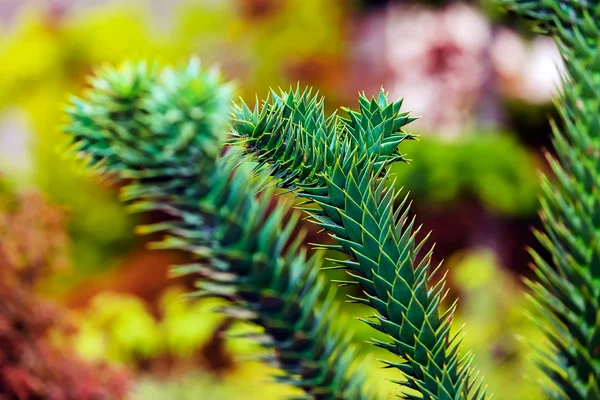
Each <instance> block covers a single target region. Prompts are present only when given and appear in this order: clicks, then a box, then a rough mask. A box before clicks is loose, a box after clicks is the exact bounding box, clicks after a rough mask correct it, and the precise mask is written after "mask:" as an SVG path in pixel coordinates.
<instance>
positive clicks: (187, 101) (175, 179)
mask: <svg viewBox="0 0 600 400" xmlns="http://www.w3.org/2000/svg"><path fill="white" fill-rule="evenodd" d="M91 83H92V87H91V89H89V90H88V93H87V95H86V97H85V98H84V99H74V100H73V101H72V104H71V106H70V107H69V109H68V113H69V125H68V127H67V129H66V131H67V132H68V133H69V134H70V135H71V136H72V142H73V149H74V151H77V152H80V153H82V154H83V155H84V156H85V157H87V158H88V159H89V160H90V164H92V165H93V166H98V167H102V168H103V169H104V170H106V171H108V172H111V173H116V174H117V175H118V176H119V177H121V178H127V179H130V180H131V183H130V184H128V185H127V186H126V187H125V189H124V190H123V198H124V200H125V201H128V202H130V203H131V207H132V209H133V210H135V211H151V210H161V211H163V212H165V213H166V214H167V215H168V216H169V218H168V220H167V221H165V222H161V223H159V224H154V225H150V226H146V227H142V228H141V229H140V230H141V231H142V232H156V231H159V232H165V233H166V234H167V238H166V239H165V240H164V241H163V242H162V243H160V244H159V245H158V247H163V248H165V247H166V248H175V249H182V250H185V251H188V252H190V253H191V254H193V255H194V256H195V257H196V258H197V259H198V263H195V264H192V265H186V266H182V267H179V268H178V269H177V270H176V272H177V273H192V274H195V275H196V276H198V277H199V278H200V280H199V281H198V287H199V290H198V292H197V293H195V294H197V295H211V296H218V297H222V298H225V299H228V300H230V301H231V302H232V306H231V307H227V308H225V309H224V310H223V312H226V313H229V314H232V315H234V316H235V317H237V318H243V319H247V320H250V321H252V322H255V323H257V324H258V325H260V326H262V327H264V329H265V333H266V334H267V335H268V337H267V338H264V339H259V342H260V343H261V344H262V345H263V346H264V347H266V348H269V349H271V348H272V349H273V350H274V359H273V361H274V362H275V363H276V365H277V366H278V367H280V368H281V369H282V370H283V371H284V373H285V374H284V375H282V376H280V377H278V380H280V381H282V382H284V383H287V384H290V385H293V386H296V387H298V388H301V389H303V390H304V391H305V392H306V393H307V395H308V396H309V397H311V398H315V399H367V398H372V397H373V396H372V395H371V394H370V392H369V391H368V390H367V385H366V383H365V379H364V376H363V374H362V373H361V371H360V370H358V371H354V370H351V369H352V367H351V364H352V362H353V356H354V351H353V350H352V348H351V346H349V340H350V339H349V337H348V335H346V334H343V333H342V332H341V330H340V329H336V328H334V327H333V324H334V321H335V320H336V319H335V314H336V313H337V308H336V306H335V304H333V299H334V297H333V293H332V292H331V291H329V290H326V285H325V284H324V282H323V280H322V279H321V278H319V276H318V269H319V266H320V259H319V258H317V257H311V258H307V256H306V253H305V251H304V250H303V249H302V248H301V240H295V241H291V240H290V236H291V234H292V231H293V229H294V226H295V222H296V218H292V219H291V220H289V221H288V222H284V221H285V214H286V208H285V207H284V206H283V205H278V206H275V208H274V209H271V210H270V209H269V205H270V204H271V195H270V192H269V191H267V192H265V193H263V194H262V195H261V196H260V197H257V196H256V195H255V193H256V192H257V191H258V183H256V182H255V181H254V180H252V179H251V176H250V175H249V174H248V173H247V172H245V171H244V170H234V168H233V166H232V164H231V163H227V162H224V161H223V160H222V159H220V158H219V156H220V153H221V152H222V140H221V139H222V138H223V135H224V134H225V133H226V131H225V129H224V126H223V125H224V122H225V119H226V117H227V115H228V110H229V93H230V90H229V87H228V86H227V85H223V84H222V83H221V80H220V78H219V76H218V74H216V73H215V72H210V71H209V72H207V71H204V70H202V69H200V68H199V66H198V64H197V63H195V62H192V63H190V65H189V66H188V67H187V68H185V69H170V68H167V69H165V70H163V71H158V70H157V69H156V68H152V67H149V66H147V65H146V64H144V63H129V64H125V65H123V66H122V67H121V68H119V69H111V68H108V69H106V70H104V71H102V72H101V73H100V74H98V76H97V77H95V78H94V79H93V80H92V81H91Z"/></svg>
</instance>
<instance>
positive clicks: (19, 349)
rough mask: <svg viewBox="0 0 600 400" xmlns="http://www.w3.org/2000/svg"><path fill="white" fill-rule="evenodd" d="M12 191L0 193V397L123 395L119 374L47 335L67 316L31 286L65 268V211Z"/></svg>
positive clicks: (87, 399)
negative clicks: (12, 194)
mask: <svg viewBox="0 0 600 400" xmlns="http://www.w3.org/2000/svg"><path fill="white" fill-rule="evenodd" d="M11 197H12V196H10V195H8V194H0V226H1V227H2V229H1V230H0V398H2V399H23V400H29V399H42V398H43V399H82V400H94V399H99V398H102V399H121V398H123V397H124V396H125V394H126V393H127V390H128V386H129V382H128V377H127V376H126V375H125V374H124V373H122V372H120V371H118V370H116V369H114V368H112V367H110V366H108V365H92V364H87V363H85V362H83V361H82V360H81V359H79V358H78V357H77V356H76V355H74V354H73V353H72V352H70V350H71V349H69V348H62V347H61V346H59V345H58V344H57V343H55V342H54V341H53V340H52V338H53V332H54V331H57V330H60V331H65V330H67V331H68V328H69V327H68V324H67V323H66V318H65V316H64V314H63V313H62V310H61V309H60V308H58V307H55V306H54V305H52V304H51V303H49V302H47V301H45V300H43V299H42V298H40V297H39V296H38V295H37V294H36V293H35V290H34V289H35V287H36V285H37V284H38V283H39V281H40V279H42V278H43V277H44V276H46V275H47V274H48V273H49V272H50V271H52V270H53V269H54V268H57V267H61V266H64V260H65V257H64V256H65V246H66V234H65V231H64V227H63V224H62V222H63V220H64V216H63V213H62V212H60V211H58V210H56V209H55V208H53V207H52V206H50V205H49V204H48V203H46V202H45V201H44V200H43V198H42V197H41V196H40V195H38V194H27V195H21V196H18V198H11ZM67 334H68V333H67Z"/></svg>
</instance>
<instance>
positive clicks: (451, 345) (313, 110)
mask: <svg viewBox="0 0 600 400" xmlns="http://www.w3.org/2000/svg"><path fill="white" fill-rule="evenodd" d="M401 104H402V101H401V100H400V101H398V102H392V103H390V102H388V99H387V96H386V94H385V93H384V92H383V91H382V92H381V93H380V94H379V96H378V97H377V98H376V99H372V100H369V99H367V98H366V97H365V96H364V95H363V96H361V97H360V101H359V105H360V110H359V111H358V112H356V111H350V110H348V109H345V111H346V112H347V113H348V117H341V116H338V115H337V114H333V115H331V116H329V117H327V118H326V117H325V114H324V107H323V99H320V98H319V97H318V96H316V95H312V94H311V92H310V91H300V90H296V91H293V90H291V91H289V92H287V93H286V92H282V93H281V94H277V93H275V92H272V93H271V95H270V97H269V98H268V99H267V100H266V101H265V102H264V103H263V105H262V107H259V106H258V105H256V106H255V107H254V109H252V110H251V109H250V108H249V107H248V106H247V105H246V104H245V103H243V102H242V104H241V105H239V106H237V107H236V108H235V109H234V112H233V117H232V125H233V128H234V138H233V140H232V143H234V144H236V145H241V146H243V147H245V149H246V153H247V154H249V155H254V156H255V158H256V160H257V161H258V167H257V168H256V170H257V172H267V173H269V174H270V175H271V176H273V177H274V178H275V179H276V184H277V185H278V186H280V187H283V188H287V189H292V190H295V191H296V193H297V194H298V195H299V196H300V197H301V198H303V199H304V200H306V202H307V203H314V204H317V205H318V206H319V208H318V209H315V208H314V207H306V209H305V211H306V212H308V213H309V215H310V216H311V217H312V220H313V221H314V222H315V223H316V224H317V225H318V226H320V227H322V228H323V229H324V230H326V231H328V232H329V234H330V235H331V236H332V237H333V238H334V239H335V240H336V241H337V245H333V246H323V245H320V246H319V245H318V246H319V247H321V248H328V249H335V250H338V251H340V252H341V253H343V254H344V255H345V257H344V258H343V259H340V260H338V264H339V265H340V266H341V267H343V268H346V269H347V271H348V274H349V275H350V277H351V279H352V282H354V283H358V284H359V285H360V288H361V290H362V293H363V295H362V296H359V297H355V298H353V300H354V301H357V302H360V303H363V304H367V305H369V306H371V307H373V308H374V309H375V310H376V311H377V314H376V315H375V316H374V317H373V318H372V319H369V320H367V323H368V324H369V325H371V326H372V327H374V328H375V329H377V330H379V331H381V332H383V333H385V334H387V335H388V337H389V339H390V341H389V342H381V341H375V343H376V344H377V345H378V346H380V347H383V348H385V349H387V350H389V351H390V352H392V353H393V354H395V355H397V356H398V357H399V358H398V359H396V360H393V361H387V362H386V364H387V365H388V366H389V367H395V368H398V369H399V370H400V371H402V372H403V373H404V375H405V376H406V377H407V381H400V382H398V383H400V384H401V385H403V386H405V387H407V388H409V389H412V391H406V392H405V393H403V396H404V397H405V398H410V399H417V398H423V399H463V398H464V399H467V398H468V399H482V398H485V397H486V391H485V389H483V388H482V387H481V385H480V384H479V382H478V380H477V379H474V378H473V377H472V376H471V368H470V364H471V356H470V355H467V356H464V357H462V356H461V355H460V354H459V344H460V341H461V339H460V336H459V334H456V335H455V336H451V333H450V328H451V321H452V317H453V315H454V310H455V304H453V305H451V306H450V307H449V308H448V309H447V310H446V311H442V310H441V303H442V301H443V299H444V297H445V295H446V291H445V289H444V288H445V283H444V279H443V278H442V279H440V280H439V281H438V283H437V284H435V285H433V286H431V287H428V285H429V283H430V277H431V275H432V274H434V273H435V271H430V263H431V250H428V251H425V254H421V249H422V248H423V247H424V245H425V243H426V241H425V240H423V241H421V242H418V241H417V239H416V235H417V233H418V229H413V228H414V218H413V219H410V218H409V214H408V212H409V207H407V206H405V201H406V199H404V201H402V202H401V204H400V205H399V206H397V205H396V202H397V200H399V195H400V193H398V192H395V191H394V190H393V189H390V186H388V183H389V182H388V181H389V176H388V173H387V172H386V167H387V166H388V165H389V164H390V163H392V162H395V161H401V160H404V158H403V156H402V155H401V154H400V153H399V151H398V145H399V144H400V143H401V142H402V141H404V140H408V139H412V138H413V137H412V136H411V135H409V134H407V133H405V132H404V131H403V130H402V127H403V126H405V125H406V124H408V123H409V122H411V121H412V120H413V118H410V117H409V116H408V114H407V113H405V112H400V107H401ZM391 187H393V185H392V186H391ZM415 392H416V393H418V394H415Z"/></svg>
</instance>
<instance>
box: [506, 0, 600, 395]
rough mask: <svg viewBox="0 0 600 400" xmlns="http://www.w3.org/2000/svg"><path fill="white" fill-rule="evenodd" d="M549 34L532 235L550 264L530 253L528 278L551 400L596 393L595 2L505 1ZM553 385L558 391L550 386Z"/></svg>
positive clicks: (598, 63) (599, 319)
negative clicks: (551, 80)
mask: <svg viewBox="0 0 600 400" xmlns="http://www.w3.org/2000/svg"><path fill="white" fill-rule="evenodd" d="M505 4H507V5H508V7H509V8H511V9H513V10H515V11H517V12H518V13H521V14H524V15H526V16H528V17H530V18H532V19H533V20H534V21H535V22H536V23H537V26H538V28H539V29H541V30H542V31H544V32H546V33H550V34H552V35H553V36H554V37H555V39H556V41H557V43H558V46H559V48H560V50H561V53H562V56H563V60H564V61H565V65H566V73H565V76H564V79H563V90H562V93H561V96H560V98H559V100H558V102H557V106H558V109H559V111H560V115H561V118H562V120H563V123H564V125H563V127H562V128H559V127H558V126H556V124H554V126H553V131H554V135H553V144H554V149H555V151H556V156H552V155H549V154H548V155H547V158H548V162H549V164H550V166H551V169H552V172H553V174H554V179H553V180H550V179H549V178H548V177H546V176H543V177H542V181H541V184H542V196H541V204H542V209H541V211H540V214H541V217H542V221H543V223H544V232H537V236H538V238H539V240H540V242H541V243H542V244H543V246H544V247H545V248H546V249H547V250H548V251H549V253H550V254H551V262H550V261H549V260H545V259H544V258H542V257H541V256H540V255H538V254H536V253H535V252H532V254H533V257H534V260H535V264H536V267H537V268H536V270H535V271H536V274H537V278H538V279H537V281H536V282H529V286H530V287H531V288H532V300H533V303H534V304H535V305H536V308H537V310H538V311H539V315H540V316H541V318H540V319H537V322H538V324H539V325H540V327H541V329H542V330H543V331H544V333H545V335H546V337H547V339H548V341H549V342H550V347H551V350H550V351H549V352H539V355H540V357H539V359H540V360H539V365H540V366H541V368H542V370H543V371H544V372H545V373H546V374H547V375H548V376H549V377H550V378H551V379H552V381H553V383H554V385H555V386H556V388H555V387H549V388H547V393H548V397H549V398H551V399H571V400H579V399H581V400H583V399H586V400H587V399H599V398H600V386H599V380H600V363H598V359H599V357H600V353H599V352H600V192H599V191H598V187H599V186H598V185H599V183H600V136H599V133H600V46H599V45H600V3H598V2H597V1H555V0H549V1H538V0H533V1H520V0H507V1H506V2H505ZM556 389H558V390H556Z"/></svg>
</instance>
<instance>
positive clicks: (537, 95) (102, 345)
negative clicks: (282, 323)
mask: <svg viewBox="0 0 600 400" xmlns="http://www.w3.org/2000/svg"><path fill="white" fill-rule="evenodd" d="M0 21H1V22H0V29H1V31H2V35H1V36H0V174H1V175H0V214H1V215H2V218H0V265H2V269H3V270H4V271H10V273H6V274H5V275H6V276H4V278H3V282H4V283H3V284H5V285H8V286H10V287H12V288H14V298H12V300H10V299H8V300H5V301H4V300H3V302H4V303H6V304H13V303H14V304H22V303H19V301H21V300H19V301H17V300H16V299H21V297H19V296H22V293H28V292H34V293H35V297H32V298H31V302H32V303H31V304H30V305H28V306H27V307H25V306H22V307H21V308H22V310H21V314H22V313H24V312H25V310H27V309H38V308H39V307H41V308H40V309H44V307H46V305H48V304H56V307H54V308H53V309H54V311H53V313H54V314H53V315H56V318H52V320H51V321H45V322H44V324H42V326H43V329H42V328H39V324H38V323H37V322H36V323H33V322H35V321H33V322H32V323H31V324H28V325H27V326H31V327H32V328H31V329H34V328H33V327H37V328H35V334H34V333H32V335H31V337H32V338H36V339H35V340H36V343H43V346H44V348H45V347H49V348H52V349H54V350H53V351H56V352H58V353H60V354H63V356H61V357H67V358H68V357H74V358H76V359H77V360H79V361H77V362H81V363H86V364H85V365H86V366H87V367H86V368H91V370H89V371H93V368H104V369H103V370H102V371H105V375H101V374H98V376H107V377H108V378H106V379H108V380H109V381H110V382H117V383H118V384H117V383H115V384H114V385H112V386H110V388H111V389H110V390H111V396H113V397H114V398H121V397H124V396H126V397H128V398H133V399H187V398H191V397H192V396H193V397H194V398H197V397H202V396H204V397H205V398H211V399H231V398H242V397H243V398H248V399H252V398H259V397H260V398H261V399H265V400H266V399H271V398H272V399H275V398H280V397H281V396H282V395H283V394H286V393H289V391H288V389H286V388H281V387H279V386H277V385H275V384H271V383H266V382H268V379H269V378H268V376H269V374H270V373H272V372H273V370H272V369H271V368H269V367H266V366H263V365H262V364H258V363H256V362H253V361H248V360H247V359H248V358H252V356H253V355H255V353H256V351H257V350H256V349H255V348H254V347H253V346H252V344H251V343H248V342H246V341H244V340H240V339H232V338H229V336H230V335H229V334H230V333H232V332H235V331H237V330H248V329H253V328H252V327H247V326H241V325H239V324H237V323H234V322H233V321H229V320H226V319H223V318H222V317H220V316H219V315H218V314H215V313H214V311H213V310H214V308H215V307H218V306H219V304H216V303H215V302H212V301H206V300H203V301H195V302H190V301H188V300H186V299H185V298H184V297H183V296H182V293H183V292H184V291H185V290H186V289H187V288H190V287H191V285H193V282H189V281H185V280H178V281H170V280H168V279H167V270H168V266H169V265H171V264H176V263H179V262H183V261H185V260H186V258H185V256H184V255H182V254H179V253H171V252H156V253H154V252H152V253H150V252H149V251H148V250H146V248H145V244H146V243H145V239H144V240H142V239H140V238H137V237H135V236H134V234H133V226H135V224H136V223H139V222H141V221H139V217H136V216H131V215H128V214H127V213H126V211H125V210H124V208H123V207H122V205H121V204H120V203H119V201H118V190H119V184H118V183H112V182H110V181H101V180H100V179H98V178H97V177H91V176H89V174H86V173H85V172H83V171H82V170H81V167H80V166H77V165H75V163H74V162H73V161H72V160H71V159H69V158H65V157H62V156H61V154H62V153H64V151H63V150H62V144H61V143H62V140H63V136H62V133H61V129H60V128H61V124H62V123H63V113H62V105H63V104H64V103H65V102H66V100H67V99H68V98H67V96H68V94H69V93H80V92H81V90H83V89H84V88H85V86H86V81H85V77H86V75H87V74H89V73H91V72H92V71H93V70H94V69H95V68H97V67H98V66H99V65H102V64H103V63H118V62H120V61H122V60H124V59H142V58H143V59H148V60H157V61H162V62H182V61H185V60H187V59H188V58H189V57H190V56H191V55H198V56H199V57H200V58H201V59H202V60H203V63H205V64H208V65H213V64H214V65H218V66H219V68H221V69H222V70H223V71H224V73H225V75H226V76H228V77H229V78H231V79H234V80H235V82H236V85H237V90H238V94H239V95H240V96H243V97H244V98H246V99H248V100H250V99H252V97H253V96H254V95H255V94H257V95H258V96H259V97H262V96H264V95H265V94H266V92H267V90H268V88H269V87H275V88H276V87H278V86H282V87H287V86H289V85H295V84H296V83H297V82H300V83H301V84H302V85H313V86H315V87H316V88H317V89H318V90H319V91H320V93H321V94H322V95H324V96H325V97H326V99H327V101H326V104H327V107H328V108H329V109H330V110H334V109H336V108H337V107H339V106H340V105H346V106H349V107H351V108H355V107H356V101H357V98H358V96H357V92H358V91H364V92H365V93H367V94H369V95H373V94H376V93H377V91H378V90H380V88H381V86H382V85H383V87H384V88H385V89H386V90H389V91H390V93H391V96H392V97H401V96H404V97H405V104H404V106H405V108H407V109H410V110H412V111H413V113H414V114H416V115H419V116H421V118H420V119H419V120H418V121H417V122H415V123H414V125H411V126H409V129H410V130H411V131H412V132H414V133H417V134H418V135H419V141H415V142H411V143H405V144H403V145H402V151H403V152H404V153H406V154H407V157H408V158H409V159H411V160H412V161H411V163H410V165H404V164H403V165H397V166H394V167H393V168H394V173H395V174H396V177H397V181H396V185H397V186H398V187H404V188H405V189H407V190H409V191H410V192H411V197H412V199H413V200H414V204H415V208H414V209H415V211H416V212H417V215H418V217H417V220H418V222H421V223H423V224H424V229H423V231H424V232H428V231H429V230H433V239H434V241H435V242H437V248H436V254H435V257H436V258H437V259H438V261H441V260H442V259H445V260H447V261H446V262H445V265H446V268H448V269H449V271H450V275H451V278H452V279H451V281H452V296H451V297H452V298H453V297H455V296H459V297H460V299H461V301H460V319H461V321H460V322H464V323H466V324H467V329H466V330H467V336H466V339H465V347H466V348H471V349H473V351H474V352H475V359H476V364H477V366H478V367H479V368H480V369H481V370H482V373H483V374H484V375H485V376H486V378H487V381H488V383H489V385H490V389H491V390H492V392H496V393H497V395H498V396H500V397H501V398H505V397H508V398H524V399H536V398H540V397H541V394H540V393H539V392H538V389H537V385H536V384H535V383H536V380H537V379H540V378H539V375H538V374H537V372H536V371H535V369H534V368H533V363H532V362H531V360H530V359H529V358H528V354H527V351H526V349H525V346H524V345H523V343H522V341H519V340H517V339H516V338H517V337H520V338H524V340H534V341H535V340H537V338H538V337H539V334H538V333H537V332H536V331H535V330H534V329H533V327H532V324H531V323H530V322H529V321H528V320H527V319H526V318H525V317H524V313H523V310H524V308H526V306H525V303H524V301H523V299H524V288H523V287H522V285H521V284H520V278H519V277H520V275H522V274H527V273H528V268H527V263H528V261H529V258H528V256H527V254H526V253H525V249H524V247H525V245H526V244H529V245H531V244H533V243H535V241H534V240H533V239H532V235H531V233H530V226H531V225H532V224H533V225H535V224H537V218H536V208H537V200H536V192H537V179H536V169H538V168H542V169H544V168H546V167H545V165H544V162H543V161H542V157H540V154H541V153H540V150H541V149H542V148H543V147H544V146H547V145H548V139H547V138H548V137H549V126H548V123H547V116H548V114H551V113H552V112H553V111H552V107H551V105H550V99H551V95H552V93H553V92H554V91H555V89H556V85H557V82H558V79H557V77H558V73H557V72H556V71H555V65H557V64H558V65H560V60H559V59H558V56H557V52H556V49H555V47H554V44H553V43H552V42H551V41H550V42H549V41H548V40H546V39H543V38H535V39H534V38H532V37H531V36H528V35H524V34H523V33H522V32H523V30H522V26H520V25H519V24H517V23H516V22H515V20H514V19H513V18H511V17H509V16H506V15H504V14H502V13H499V12H498V9H497V8H496V7H495V6H494V5H493V3H492V2H491V1H488V0H481V1H479V2H449V1H428V2H408V1H387V0H380V1H367V0H363V1H359V0H354V1H343V0H327V1H325V0H221V1H217V0H198V1H186V0H177V1H175V0H173V1H168V2H167V1H160V0H145V1H143V0H140V1H137V2H123V1H116V0H115V1H109V0H105V1H92V0H83V1H74V0H71V1H69V0H52V1H33V0H32V1H19V0H4V1H3V2H2V3H1V4H0ZM144 218H146V219H159V218H160V215H151V216H148V217H144ZM44 221H45V222H44ZM307 229H308V230H309V232H310V233H309V237H308V238H307V241H314V240H325V239H324V238H322V237H317V236H316V235H317V233H316V232H315V231H314V229H313V230H311V227H307ZM54 239H57V240H54ZM42 261H43V262H42ZM9 265H10V266H11V267H10V268H9V267H8V266H9ZM43 265H48V267H47V268H46V267H42V266H43ZM40 268H42V269H43V271H44V272H43V273H42V272H39V271H40ZM19 271H21V272H19ZM23 271H27V272H26V273H23ZM35 271H38V272H35ZM34 278H35V279H34ZM11 293H13V292H11ZM342 296H343V290H341V291H340V300H341V297H342ZM9 300H10V301H9ZM11 301H12V303H11ZM15 307H16V306H15ZM28 307H29V308H28ZM7 310H9V309H8V308H5V309H0V313H4V314H5V315H0V320H2V317H5V318H9V317H10V318H13V319H16V320H20V319H23V318H24V317H25V316H24V315H21V314H19V313H18V312H17V313H12V311H11V312H9V311H7ZM12 310H13V311H14V310H16V308H13V309H12ZM345 312H346V315H345V316H340V321H339V322H338V323H340V324H347V325H348V326H349V329H354V330H356V343H357V344H359V346H360V348H361V354H363V355H364V356H365V357H367V358H368V359H369V360H371V361H372V363H371V364H372V372H371V375H372V376H373V379H374V380H377V382H378V384H379V385H378V386H379V387H380V389H381V391H382V393H390V392H391V391H392V390H393V384H390V383H389V382H383V383H381V382H382V380H381V379H382V378H394V379H398V377H397V376H393V375H390V374H393V372H390V371H387V370H382V369H380V368H379V364H378V363H377V361H376V359H377V358H380V357H381V356H382V353H380V352H379V351H377V350H374V349H373V347H372V346H370V345H367V344H363V343H364V340H366V339H368V338H370V337H371V335H373V332H372V331H371V330H370V329H369V328H368V327H367V326H366V325H365V324H363V323H361V322H359V321H357V320H356V319H355V318H352V317H354V316H361V315H364V314H365V312H366V311H365V310H364V309H363V308H361V307H360V306H356V305H351V304H348V305H347V306H345ZM59 320H60V321H67V322H65V324H63V323H60V324H59V323H58V321H59ZM27 321H29V320H27ZM30 322H31V321H30ZM59 325H60V326H62V325H68V326H69V328H68V329H67V328H63V327H60V326H59ZM3 335H4V336H3ZM11 335H12V336H11ZM0 340H9V341H10V343H13V341H15V340H17V341H18V340H19V339H18V338H15V337H14V332H13V333H11V332H3V331H2V330H1V329H0ZM21 345H25V344H21ZM0 359H1V357H0ZM0 363H1V362H0ZM82 365H83V364H82ZM106 365H109V366H110V368H117V369H118V371H117V370H114V371H113V370H110V371H109V372H106V368H107V367H106ZM80 370H81V371H84V368H83V367H82V368H80ZM17 371H18V374H17V375H18V376H20V377H21V379H20V380H18V382H21V383H20V384H21V385H22V386H23V387H25V388H30V387H31V385H30V384H29V383H30V382H33V381H34V380H36V379H37V380H38V381H40V382H47V381H48V380H47V379H46V380H44V379H41V378H40V376H44V377H46V375H44V374H43V373H42V369H34V370H29V369H27V368H26V366H23V367H22V368H21V369H18V368H17ZM89 371H88V375H86V376H87V377H88V378H89V376H93V375H94V374H93V372H89ZM120 371H126V372H120ZM77 372H78V371H76V370H70V371H68V373H67V372H65V374H64V376H63V378H64V379H76V378H77ZM84 373H85V371H84V372H81V374H84ZM11 376H12V375H11ZM82 376H83V375H82ZM4 378H6V377H4V376H3V375H2V373H0V380H1V379H4ZM63 378H61V379H63ZM57 379H58V378H57ZM64 379H63V381H66V380H64ZM81 381H82V382H85V384H86V385H89V387H90V388H93V387H97V386H98V384H99V382H98V381H94V380H93V379H82V380H81ZM36 382H37V381H36ZM121 382H127V384H125V383H123V384H121ZM94 385H96V386H94ZM42 386H43V385H42ZM107 387H108V386H107ZM23 390H26V389H23ZM27 390H32V389H31V388H30V389H27ZM125 392H126V393H127V395H124V394H123V393H125ZM26 398H27V397H26ZM78 398H82V399H85V398H86V397H85V396H84V397H78ZM90 398H91V397H90Z"/></svg>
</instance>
